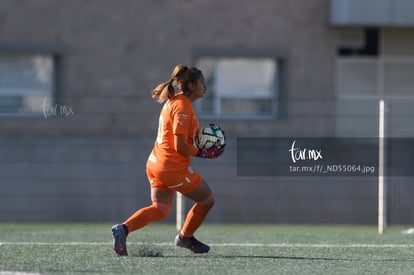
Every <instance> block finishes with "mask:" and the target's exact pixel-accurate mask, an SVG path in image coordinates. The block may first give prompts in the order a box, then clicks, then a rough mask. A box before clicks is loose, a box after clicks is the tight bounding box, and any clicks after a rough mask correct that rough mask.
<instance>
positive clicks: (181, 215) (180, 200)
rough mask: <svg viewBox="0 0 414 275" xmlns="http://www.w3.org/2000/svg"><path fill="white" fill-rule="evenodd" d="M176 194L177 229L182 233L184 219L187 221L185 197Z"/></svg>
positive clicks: (178, 193)
mask: <svg viewBox="0 0 414 275" xmlns="http://www.w3.org/2000/svg"><path fill="white" fill-rule="evenodd" d="M176 194H177V205H176V208H177V209H176V212H177V213H176V227H177V230H178V231H180V230H181V227H182V226H183V224H184V219H185V197H184V196H183V195H182V194H181V193H180V192H177V193H176Z"/></svg>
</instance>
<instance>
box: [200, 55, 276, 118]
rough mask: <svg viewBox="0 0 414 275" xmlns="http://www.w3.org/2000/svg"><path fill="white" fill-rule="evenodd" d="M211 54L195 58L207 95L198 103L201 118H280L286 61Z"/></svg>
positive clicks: (266, 56)
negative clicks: (203, 78) (202, 75)
mask: <svg viewBox="0 0 414 275" xmlns="http://www.w3.org/2000/svg"><path fill="white" fill-rule="evenodd" d="M211 52H212V53H209V51H206V52H203V53H201V54H198V55H196V57H195V58H196V66H197V67H198V68H200V69H201V70H202V71H203V74H204V77H205V81H206V85H207V93H206V95H205V96H204V98H203V99H202V100H199V101H196V108H197V111H198V114H199V116H200V117H220V118H273V117H277V116H278V115H280V108H279V107H280V106H279V104H280V97H281V95H282V94H283V85H282V83H283V79H282V78H283V71H284V58H283V57H282V55H280V54H274V53H273V52H272V53H269V52H260V51H257V52H242V53H240V52H227V53H220V52H214V51H211Z"/></svg>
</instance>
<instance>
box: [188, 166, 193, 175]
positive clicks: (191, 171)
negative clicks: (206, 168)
mask: <svg viewBox="0 0 414 275" xmlns="http://www.w3.org/2000/svg"><path fill="white" fill-rule="evenodd" d="M188 172H190V174H194V169H193V167H191V166H188Z"/></svg>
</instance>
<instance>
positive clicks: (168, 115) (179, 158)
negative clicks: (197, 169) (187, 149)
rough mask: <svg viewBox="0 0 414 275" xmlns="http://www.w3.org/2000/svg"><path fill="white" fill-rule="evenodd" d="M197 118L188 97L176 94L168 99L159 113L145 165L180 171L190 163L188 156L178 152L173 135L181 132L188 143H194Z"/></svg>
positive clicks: (156, 168) (161, 169)
mask: <svg viewBox="0 0 414 275" xmlns="http://www.w3.org/2000/svg"><path fill="white" fill-rule="evenodd" d="M197 133H198V120H197V117H196V115H195V112H194V109H193V104H192V102H191V100H190V99H188V98H187V97H186V96H184V95H182V94H177V95H176V96H175V97H173V98H172V99H170V100H168V101H167V102H166V103H165V104H164V106H163V108H162V110H161V114H160V118H159V125H158V135H157V140H156V141H155V143H154V148H153V149H152V152H151V154H150V156H149V158H148V162H147V167H148V168H150V169H153V170H156V171H182V170H183V169H187V168H188V166H189V165H190V156H189V155H183V154H181V153H178V152H177V151H176V150H175V146H174V135H176V134H183V135H184V136H186V137H187V143H188V144H195V142H194V141H195V137H196V135H197Z"/></svg>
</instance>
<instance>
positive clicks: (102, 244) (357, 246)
mask: <svg viewBox="0 0 414 275" xmlns="http://www.w3.org/2000/svg"><path fill="white" fill-rule="evenodd" d="M129 244H130V245H146V246H148V245H152V246H175V244H174V243H171V242H158V243H143V242H133V243H129ZM30 245H33V246H46V245H51V246H77V245H79V246H105V245H108V246H112V245H113V243H112V242H58V243H52V242H0V246H30ZM209 245H210V246H216V247H275V248H277V247H299V248H414V244H363V243H353V244H352V243H351V244H312V243H309V244H306V243H270V244H269V243H210V244H209ZM0 275H1V274H0Z"/></svg>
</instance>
